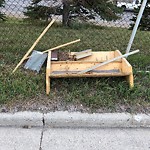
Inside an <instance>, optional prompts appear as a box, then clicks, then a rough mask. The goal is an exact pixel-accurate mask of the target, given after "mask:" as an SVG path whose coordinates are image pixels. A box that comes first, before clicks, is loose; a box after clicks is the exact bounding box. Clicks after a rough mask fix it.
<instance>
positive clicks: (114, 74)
mask: <svg viewBox="0 0 150 150" xmlns="http://www.w3.org/2000/svg"><path fill="white" fill-rule="evenodd" d="M128 75H129V74H124V73H121V72H120V73H101V74H100V73H89V74H51V75H50V77H51V78H80V77H121V76H128Z"/></svg>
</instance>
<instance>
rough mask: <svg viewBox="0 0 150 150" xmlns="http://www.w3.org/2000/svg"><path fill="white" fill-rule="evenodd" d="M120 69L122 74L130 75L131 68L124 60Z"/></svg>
mask: <svg viewBox="0 0 150 150" xmlns="http://www.w3.org/2000/svg"><path fill="white" fill-rule="evenodd" d="M121 69H122V72H123V73H126V72H129V73H132V66H131V65H130V64H129V62H128V61H127V60H126V59H125V58H123V59H122V67H121Z"/></svg>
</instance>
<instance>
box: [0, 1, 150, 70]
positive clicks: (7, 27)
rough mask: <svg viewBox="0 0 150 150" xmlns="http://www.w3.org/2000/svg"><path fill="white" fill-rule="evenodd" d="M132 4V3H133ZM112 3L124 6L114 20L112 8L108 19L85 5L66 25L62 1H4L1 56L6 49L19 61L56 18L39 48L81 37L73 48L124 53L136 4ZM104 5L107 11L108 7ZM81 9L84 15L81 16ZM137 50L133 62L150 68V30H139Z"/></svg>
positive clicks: (0, 26)
mask: <svg viewBox="0 0 150 150" xmlns="http://www.w3.org/2000/svg"><path fill="white" fill-rule="evenodd" d="M130 4H131V5H132V3H131V2H130ZM113 5H115V6H116V5H117V6H118V9H119V8H120V7H122V8H121V9H119V10H120V12H118V13H116V16H117V18H115V17H114V14H112V17H114V18H115V19H114V18H111V14H110V12H109V11H108V12H107V11H105V12H104V13H109V18H107V17H105V15H106V14H103V16H101V13H103V12H102V11H103V9H102V10H101V11H100V12H101V13H99V14H98V13H97V14H96V15H95V14H94V12H93V16H94V17H93V16H91V14H90V15H89V14H88V9H84V8H83V10H81V9H82V7H80V10H79V9H78V10H79V12H77V11H78V10H76V9H74V11H72V13H71V15H72V21H71V25H70V26H69V27H63V26H62V20H63V17H62V15H61V13H63V11H64V10H63V7H64V6H63V3H62V1H61V0H57V1H56V0H54V1H53V0H42V1H31V0H5V2H4V3H3V7H0V10H1V14H4V15H5V17H6V19H5V21H2V20H1V21H0V33H1V36H0V47H1V52H2V54H1V55H4V53H5V52H6V51H7V52H8V53H7V54H5V55H7V56H6V57H7V58H8V56H9V58H10V57H11V59H10V60H7V62H8V63H9V62H11V63H17V62H18V60H19V59H20V58H21V57H22V56H23V54H24V53H25V52H26V51H27V50H28V49H29V48H30V46H31V45H32V43H33V42H34V41H35V40H36V38H37V37H38V36H39V35H40V33H41V32H42V30H43V29H44V28H45V26H46V25H47V22H49V21H50V20H51V19H52V18H55V19H56V22H55V25H54V26H53V27H52V29H50V30H49V31H48V33H47V34H46V35H45V37H44V38H43V39H42V40H41V41H40V43H39V44H38V45H37V46H36V49H38V50H41V51H42V50H46V49H49V48H51V47H54V46H57V45H60V44H63V43H67V42H70V41H72V40H76V39H79V38H80V39H81V42H80V43H77V44H74V45H72V46H70V47H68V49H69V50H70V51H81V50H85V49H89V48H92V49H93V51H103V50H106V51H110V50H116V49H119V50H120V51H121V52H122V53H125V51H126V47H127V45H128V42H129V39H130V35H131V32H132V30H131V29H130V27H131V24H132V23H133V21H132V20H131V19H132V18H133V17H134V16H135V13H134V11H133V8H134V6H133V7H132V6H130V8H128V9H130V10H127V8H125V7H126V6H125V5H123V4H121V2H120V1H118V2H116V1H115V2H113ZM31 6H32V8H31ZM33 7H35V8H33ZM105 7H107V6H105ZM105 7H104V10H105V9H106V8H105ZM36 8H38V10H36ZM48 8H50V9H48ZM116 9H117V8H116ZM123 9H124V10H123ZM61 11H62V12H61ZM85 11H86V12H85ZM82 12H83V14H84V15H82ZM77 13H78V15H77ZM31 14H32V15H31ZM43 15H45V16H43ZM88 15H89V16H88ZM68 16H69V15H68ZM76 16H78V18H77V17H76ZM85 16H88V20H85V19H84V17H85ZM30 17H35V21H34V20H30V19H29V20H28V18H30ZM43 18H44V19H43ZM43 20H44V21H43ZM66 49H67V48H66ZM135 49H140V50H141V52H140V54H138V55H136V56H133V57H131V58H132V59H131V58H130V59H131V62H133V64H134V65H135V67H137V68H138V69H139V70H140V69H141V68H142V69H143V68H144V69H146V70H148V69H149V67H150V55H149V52H150V32H149V31H140V30H139V31H138V32H137V34H136V37H135V40H134V43H133V45H132V50H135ZM11 54H13V55H11ZM4 61H6V60H4Z"/></svg>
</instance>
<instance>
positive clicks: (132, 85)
mask: <svg viewBox="0 0 150 150" xmlns="http://www.w3.org/2000/svg"><path fill="white" fill-rule="evenodd" d="M126 79H127V81H128V82H129V86H130V89H132V88H133V87H134V77H133V74H130V75H128V76H127V77H126Z"/></svg>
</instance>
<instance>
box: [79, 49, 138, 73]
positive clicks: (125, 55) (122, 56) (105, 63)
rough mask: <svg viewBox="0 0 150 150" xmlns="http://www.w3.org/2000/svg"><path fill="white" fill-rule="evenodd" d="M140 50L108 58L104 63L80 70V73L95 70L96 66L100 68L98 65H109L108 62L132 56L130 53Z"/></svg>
mask: <svg viewBox="0 0 150 150" xmlns="http://www.w3.org/2000/svg"><path fill="white" fill-rule="evenodd" d="M138 52H139V50H136V51H133V52H130V53H128V54H124V55H121V56H118V57H115V58H113V59H110V60H108V61H105V62H103V63H100V64H97V65H95V66H93V67H91V68H88V69H85V70H82V71H80V72H78V74H83V73H86V72H89V71H91V70H94V69H96V68H98V67H102V66H104V65H107V64H109V63H111V62H114V61H116V60H118V59H121V58H124V57H127V56H130V55H133V54H136V53H138Z"/></svg>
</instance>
